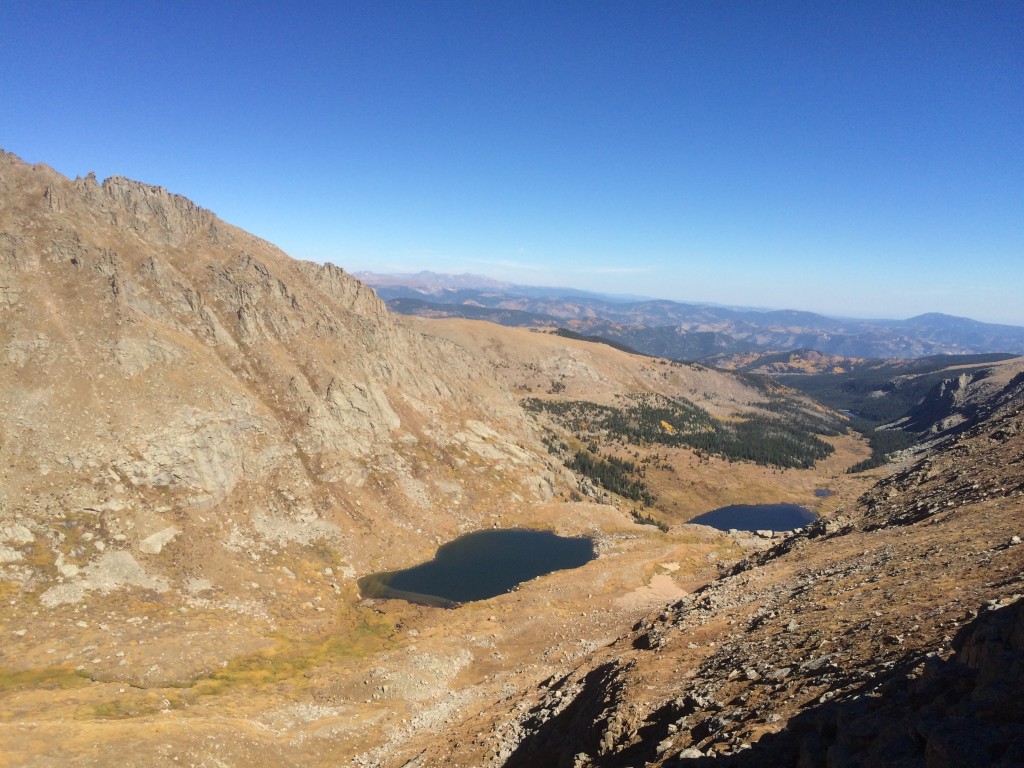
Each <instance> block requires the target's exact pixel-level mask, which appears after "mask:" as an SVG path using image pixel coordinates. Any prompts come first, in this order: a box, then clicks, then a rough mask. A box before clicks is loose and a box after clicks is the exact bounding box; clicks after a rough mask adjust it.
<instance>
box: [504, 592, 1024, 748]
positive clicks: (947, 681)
mask: <svg viewBox="0 0 1024 768" xmlns="http://www.w3.org/2000/svg"><path fill="white" fill-rule="evenodd" d="M952 648H953V651H954V652H953V654H952V655H951V656H950V657H949V658H948V659H946V660H943V659H941V658H939V657H937V656H933V657H931V658H927V659H925V660H924V662H923V663H919V662H920V661H921V660H920V658H919V657H908V658H907V659H906V660H905V662H904V663H903V664H900V665H897V666H894V667H893V668H892V669H889V670H886V671H883V672H881V673H880V674H879V675H878V677H876V678H875V679H874V680H873V681H872V682H871V684H870V686H864V687H862V688H861V689H860V690H855V691H851V692H849V693H848V694H846V695H844V696H843V698H842V699H841V700H834V701H829V702H827V703H824V704H820V705H816V706H814V707H811V708H808V709H806V710H804V711H803V712H801V713H799V714H797V715H796V716H794V717H793V718H791V719H790V721H789V723H788V724H787V726H786V727H785V728H784V729H783V730H781V731H780V732H778V733H776V734H770V735H767V736H764V737H763V738H762V739H761V740H760V741H758V742H757V743H755V744H753V745H752V746H751V747H750V748H749V749H746V750H743V751H741V752H739V753H735V754H732V755H728V756H720V757H713V756H703V757H699V756H697V755H696V754H694V756H693V757H684V756H682V755H676V756H674V757H670V758H668V759H664V758H665V757H667V755H669V754H672V752H673V751H674V750H672V749H671V747H669V748H668V749H667V750H665V752H664V754H663V756H662V758H661V759H663V762H662V763H661V764H662V765H664V766H668V767H671V768H681V767H682V766H687V768H701V767H702V766H703V767H705V768H710V767H711V766H714V767H715V768H724V767H726V766H729V767H732V766H794V767H798V768H811V766H825V765H827V766H830V767H840V766H850V767H851V768H852V767H853V766H862V767H864V768H869V767H874V766H878V767H879V768H881V767H882V766H885V767H886V768H891V767H893V766H897V767H901V768H902V767H906V768H910V767H911V766H915V767H916V766H928V767H929V768H932V767H936V768H938V767H942V768H945V767H947V766H948V767H949V768H953V767H954V766H956V767H957V768H971V767H972V766H978V768H981V767H982V766H1000V767H1002V768H1010V767H1011V766H1022V765H1024V696H1022V695H1021V690H1022V689H1024V600H1018V601H1017V602H1014V603H1012V604H1010V605H1008V606H1004V607H990V608H988V609H987V610H983V611H982V613H981V614H980V615H979V616H978V617H977V618H976V619H974V620H973V621H972V622H971V623H969V624H967V625H965V626H964V627H962V628H961V629H960V631H959V632H958V633H957V635H956V637H955V638H954V640H953V644H952ZM616 677H617V675H616V673H615V671H614V669H612V668H611V666H610V665H606V666H604V667H601V668H599V669H597V670H595V671H594V672H592V673H591V674H590V675H588V676H587V678H586V680H585V683H584V686H583V690H582V691H581V692H580V693H579V695H578V696H576V697H575V700H574V701H573V703H572V704H571V705H570V706H568V707H566V709H565V710H563V711H562V712H561V713H559V714H558V715H556V716H555V717H553V718H552V719H551V720H549V721H547V722H545V723H544V724H543V725H541V726H540V728H539V729H538V730H536V731H535V732H534V733H532V734H531V735H530V736H529V737H528V738H527V739H525V740H524V741H523V742H522V743H521V744H520V745H519V748H518V749H517V750H516V752H515V753H514V754H513V755H512V757H511V758H510V759H509V760H508V761H507V762H506V763H505V767H506V768H525V767H526V766H536V767H537V768H570V767H571V766H573V765H574V764H576V756H577V755H579V754H580V753H586V754H587V755H589V756H590V762H585V763H583V765H591V766H595V767H599V768H626V766H639V765H645V764H648V763H651V762H657V761H658V760H659V756H658V754H657V745H658V744H659V742H661V740H662V739H665V738H666V737H667V736H668V735H669V732H670V726H671V725H672V724H673V723H672V721H674V720H678V718H679V715H680V713H679V711H678V710H677V709H676V708H675V707H671V706H666V707H663V708H662V709H660V710H658V711H657V712H655V713H654V714H653V715H652V716H651V717H649V718H648V720H647V724H646V725H645V726H644V727H643V728H642V729H641V730H640V731H639V733H638V735H639V737H640V742H639V743H638V744H635V745H634V746H632V747H630V748H628V749H627V750H626V751H622V752H617V753H613V754H606V755H599V754H598V752H599V750H600V747H601V746H602V739H603V738H604V736H603V734H602V729H603V726H604V725H605V723H603V722H602V720H601V713H602V711H603V710H604V709H605V708H606V707H607V705H608V702H609V700H610V698H611V697H612V696H614V695H615V690H614V689H615V688H616V687H617V686H616V680H615V679H614V678H616ZM680 693H683V692H682V691H681V692H680ZM706 725H707V721H704V722H702V723H701V724H700V726H699V727H702V728H703V727H706ZM692 736H693V737H694V740H695V741H696V740H698V739H699V738H700V737H701V734H700V733H693V734H692ZM663 750H664V747H663ZM684 754H685V753H684Z"/></svg>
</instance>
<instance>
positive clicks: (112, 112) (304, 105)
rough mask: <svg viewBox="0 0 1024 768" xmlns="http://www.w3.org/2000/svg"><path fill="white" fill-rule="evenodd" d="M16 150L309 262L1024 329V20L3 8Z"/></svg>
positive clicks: (927, 11) (645, 12)
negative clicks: (239, 230) (161, 190)
mask: <svg viewBox="0 0 1024 768" xmlns="http://www.w3.org/2000/svg"><path fill="white" fill-rule="evenodd" d="M0 103H2V105H3V106H2V108H0V146H2V147H3V148H5V149H7V150H8V151H11V152H14V153H16V154H18V155H19V156H21V157H22V158H23V159H25V160H27V161H30V162H45V163H47V164H49V165H51V166H53V167H54V168H56V169H57V170H59V171H61V172H62V173H64V174H66V175H68V176H72V177H74V176H76V175H85V174H86V173H87V172H89V171H95V172H96V174H97V175H98V176H99V177H100V178H104V177H106V176H109V175H113V174H122V175H125V176H129V177H132V178H136V179H140V180H142V181H146V182H149V183H153V184H159V185H161V186H164V187H167V188H168V189H170V190H171V191H173V192H178V193H181V194H184V195H186V196H188V197H190V198H192V199H193V200H195V201H196V202H197V203H199V204H200V205H203V206H205V207H207V208H210V209H211V210H213V211H214V212H215V213H217V214H218V215H220V216H221V217H222V218H224V219H226V220H228V221H230V222H232V223H234V224H237V225H239V226H241V227H244V228H245V229H248V230H250V231H252V232H254V233H256V234H258V235H260V236H262V237H264V238H266V239H268V240H271V241H272V242H275V243H277V244H278V245H280V246H281V247H282V248H284V250H286V251H288V252H289V253H290V254H292V255H293V256H296V257H299V258H307V259H314V260H318V261H323V260H329V261H332V262H334V263H336V264H338V265H340V266H342V267H344V268H346V269H348V270H350V271H358V270H375V271H418V270H420V269H432V270H434V271H438V272H465V271H469V272H475V273H479V274H486V275H490V276H493V277H497V278H501V279H508V280H514V281H517V282H522V283H531V284H540V285H552V284H555V285H570V286H573V287H579V288H588V289H596V290H604V291H612V292H629V293H636V294H645V295H651V296H658V297H663V298H671V299H677V300H684V301H710V302H718V303H725V304H736V305H747V306H763V307H787V308H796V309H808V310H813V311H818V312H823V313H826V314H833V315H848V316H869V317H891V318H900V317H909V316H911V315H915V314H919V313H922V312H927V311H938V312H946V313H950V314H956V315H965V316H969V317H974V318H976V319H980V320H987V321H990V322H1005V323H1013V324H1017V325H1024V2H1020V1H1019V0H1018V1H1017V2H1004V1H1002V0H985V1H981V0H978V1H977V2H957V3H946V2H913V3H899V2H891V1H887V2H845V1H843V2H834V3H829V2H813V3H812V2H807V3H799V2H754V1H751V2H728V1H726V2H687V1H686V0H680V1H679V2H617V3H610V2H567V3H552V2H511V1H509V2H425V1H417V2H380V1H379V0H375V1H373V2H341V1H340V0H339V2H325V3H290V4H285V3H256V2H245V3H242V2H231V3H226V2H144V1H142V0H134V1H132V2H106V3H103V2H65V3H56V2H46V1H45V0H28V1H26V2H22V1H21V0H5V1H4V2H3V3H0Z"/></svg>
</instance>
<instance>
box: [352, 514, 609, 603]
mask: <svg viewBox="0 0 1024 768" xmlns="http://www.w3.org/2000/svg"><path fill="white" fill-rule="evenodd" d="M593 559H594V543H593V542H592V541H591V540H590V539H587V538H582V537H580V538H566V537H563V536H557V535H556V534H554V533H550V532H549V531H531V530H525V529H520V528H515V529H506V530H487V531H477V532H476V533H470V534H467V535H465V536H460V537H459V538H457V539H455V540H454V541H451V542H449V543H448V544H445V545H443V546H441V547H440V548H439V549H438V550H437V553H436V554H435V555H434V559H433V560H431V561H430V562H428V563H423V564H421V565H417V566H415V567H413V568H406V569H405V570H402V571H390V572H388V573H374V574H370V575H368V576H363V577H362V578H361V579H359V581H358V584H359V591H360V593H361V594H362V596H363V597H364V598H365V597H381V598H393V599H398V600H408V601H409V602H412V603H420V604H424V605H434V606H441V607H452V606H454V605H457V604H459V603H468V602H472V601H474V600H486V599H487V598H489V597H496V596H497V595H501V594H504V593H505V592H508V591H510V590H511V589H512V588H513V587H515V586H517V585H518V584H522V583H523V582H524V581H529V580H530V579H532V578H535V577H537V576H543V575H544V574H547V573H551V572H552V571H560V570H565V569H567V568H579V567H580V566H581V565H584V564H586V563H588V562H590V561H591V560H593Z"/></svg>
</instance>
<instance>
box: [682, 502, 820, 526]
mask: <svg viewBox="0 0 1024 768" xmlns="http://www.w3.org/2000/svg"><path fill="white" fill-rule="evenodd" d="M817 519H818V516H817V515H816V514H814V513H813V512H811V511H810V510H809V509H804V508H803V507H801V506H800V505H799V504H735V505H733V506H730V507H719V508H718V509H713V510H712V511H710V512H705V513H704V514H703V515H698V516H697V517H695V518H693V519H692V520H690V521H689V522H691V523H694V524H696V525H707V526H710V527H712V528H717V529H718V530H720V531H730V530H737V531H792V530H794V529H796V528H803V527H804V526H805V525H807V524H808V523H813V522H814V521H815V520H817Z"/></svg>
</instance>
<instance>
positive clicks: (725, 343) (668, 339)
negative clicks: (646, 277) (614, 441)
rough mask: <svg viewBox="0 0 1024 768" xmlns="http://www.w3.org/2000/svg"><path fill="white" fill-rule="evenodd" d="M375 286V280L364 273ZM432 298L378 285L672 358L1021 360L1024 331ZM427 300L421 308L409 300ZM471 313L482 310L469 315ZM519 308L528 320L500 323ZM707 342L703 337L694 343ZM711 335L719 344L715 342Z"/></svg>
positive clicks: (566, 295) (542, 298)
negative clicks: (989, 355) (800, 355)
mask: <svg viewBox="0 0 1024 768" xmlns="http://www.w3.org/2000/svg"><path fill="white" fill-rule="evenodd" d="M367 279H368V281H369V282H370V284H374V281H375V280H376V279H380V278H379V277H378V276H373V275H368V276H367ZM437 284H438V286H439V287H438V288H437V289H436V290H432V291H431V292H429V293H424V292H421V291H418V290H417V289H416V287H415V284H414V283H409V282H408V281H406V282H403V280H402V279H400V278H389V279H387V280H386V281H382V282H379V283H377V285H376V287H378V290H379V293H380V295H381V297H382V298H383V299H385V300H386V301H388V302H389V303H390V305H391V306H392V308H393V309H395V310H396V311H399V312H403V313H407V314H427V315H429V316H432V317H440V316H449V317H458V316H464V315H466V314H467V313H469V312H473V313H474V315H473V316H474V317H478V318H479V317H481V316H482V314H481V310H480V309H479V308H482V307H486V308H489V309H491V310H494V311H495V314H494V318H495V320H496V321H497V322H502V323H504V324H510V325H517V324H528V325H533V326H538V327H543V326H557V325H566V326H567V327H568V328H569V329H570V330H572V331H575V332H577V333H582V334H585V335H594V336H606V337H608V338H610V339H611V340H614V341H617V342H620V343H623V344H626V345H627V346H630V347H632V348H635V349H637V350H639V351H641V352H644V353H648V354H654V355H660V356H665V357H670V358H673V359H698V360H704V359H709V360H710V359H712V358H713V356H714V355H722V354H737V353H746V352H751V351H760V352H782V351H790V350H794V349H799V348H810V349H814V350H816V351H818V352H821V353H826V354H837V355H844V356H849V357H875V358H885V357H924V356H927V355H931V354H967V353H979V352H1007V353H1014V354H1024V328H1022V327H1018V326H1012V325H1001V324H995V323H982V322H979V321H975V320H971V319H970V318H960V317H956V316H953V315H945V314H942V313H925V314H922V315H917V316H915V317H912V318H908V319H905V320H858V319H852V318H835V317H828V316H825V315H820V314H817V313H813V312H805V311H801V310H787V309H783V310H753V309H744V308H731V307H721V306H717V305H711V304H694V303H682V302H675V301H670V300H665V299H634V300H630V299H623V298H614V299H613V298H610V297H602V296H601V295H600V294H590V293H586V292H579V291H571V290H565V289H558V288H536V287H529V286H516V285H508V284H506V285H505V286H503V287H502V286H494V287H491V288H488V289H474V288H467V287H464V286H458V285H449V286H445V285H444V284H443V281H441V280H438V281H437ZM417 299H418V300H421V301H423V302H425V304H424V305H421V306H417V305H415V304H414V303H411V300H417ZM467 307H475V308H477V309H472V310H471V309H467ZM508 310H516V311H518V312H523V313H526V314H523V315H515V316H511V315H502V314H500V311H508ZM697 334H703V337H699V336H697ZM711 334H714V335H715V336H714V337H712V336H711Z"/></svg>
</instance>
